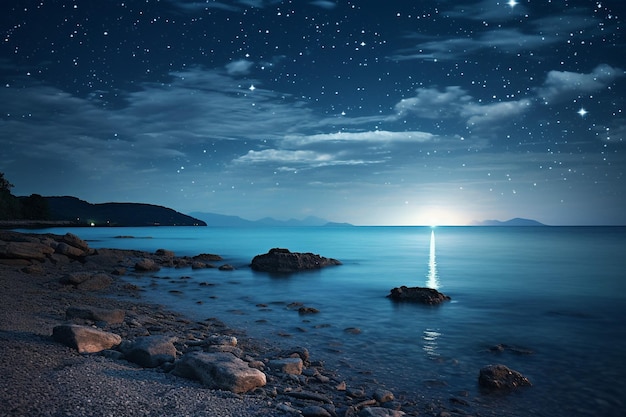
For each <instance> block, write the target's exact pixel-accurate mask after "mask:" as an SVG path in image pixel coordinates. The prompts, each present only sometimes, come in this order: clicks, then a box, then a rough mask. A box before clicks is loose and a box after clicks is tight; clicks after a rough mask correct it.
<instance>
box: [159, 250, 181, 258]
mask: <svg viewBox="0 0 626 417" xmlns="http://www.w3.org/2000/svg"><path fill="white" fill-rule="evenodd" d="M154 254H155V255H156V256H161V257H163V258H174V257H175V256H176V255H175V254H174V252H172V251H171V250H167V249H157V250H156V252H154Z"/></svg>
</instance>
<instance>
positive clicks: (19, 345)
mask: <svg viewBox="0 0 626 417" xmlns="http://www.w3.org/2000/svg"><path fill="white" fill-rule="evenodd" d="M41 239H48V240H50V241H52V242H57V243H58V242H60V241H62V240H63V237H62V236H58V235H50V234H46V235H40V234H37V235H35V234H28V233H19V232H9V231H0V245H2V244H5V245H6V244H7V243H8V242H15V241H18V242H19V241H27V242H33V241H41ZM83 243H84V242H83ZM85 245H86V243H85ZM87 252H88V254H87V255H85V256H76V257H75V258H73V257H72V256H66V255H62V254H59V253H58V251H57V252H55V253H53V254H50V255H49V256H46V257H44V259H43V260H36V259H28V258H26V257H22V258H14V259H7V257H6V256H4V259H0V289H1V290H2V308H1V315H0V318H1V320H0V345H1V347H2V349H0V351H1V352H0V372H2V373H3V375H5V378H3V380H2V382H1V383H0V401H2V403H3V404H6V405H7V410H8V414H3V412H2V411H0V415H13V416H17V415H60V414H66V413H69V414H71V415H79V416H83V415H84V416H88V415H107V414H115V415H117V416H122V417H123V416H126V415H129V416H130V415H155V416H156V415H163V414H169V415H221V416H242V417H245V416H249V415H250V416H252V415H256V416H294V415H311V416H312V415H316V414H314V412H317V413H318V414H317V415H319V416H325V415H326V414H324V413H327V414H328V415H330V416H357V415H359V416H360V415H431V416H439V415H442V416H443V415H447V416H455V415H467V414H468V413H470V411H471V410H469V409H467V408H464V409H463V410H458V409H457V408H455V407H454V406H452V407H448V406H446V405H445V404H442V403H441V402H438V401H431V400H427V399H422V398H412V399H406V398H402V399H396V398H394V397H393V393H391V392H388V391H386V390H385V389H384V387H381V386H362V385H356V386H350V383H349V382H348V384H346V380H345V379H343V378H342V377H341V375H337V374H336V373H335V372H334V371H333V370H328V369H325V367H324V362H323V358H319V357H317V356H316V352H311V353H310V355H311V357H310V358H308V355H309V353H308V351H306V349H305V348H302V347H297V346H296V347H293V349H291V350H290V353H288V354H286V353H285V352H276V351H275V350H274V349H275V348H273V347H272V346H268V345H267V344H265V345H263V344H260V343H259V341H258V340H253V339H251V338H248V337H247V336H246V334H245V330H244V331H242V330H236V329H230V328H228V327H227V326H226V325H225V324H224V323H222V322H221V321H220V320H219V318H210V319H207V320H203V321H193V320H191V319H189V318H187V317H185V316H183V315H181V314H179V313H176V312H173V311H169V310H166V309H164V308H163V307H162V306H159V305H155V304H149V303H146V302H143V301H142V298H141V294H140V293H139V291H138V290H137V289H136V288H134V286H133V285H132V284H128V283H126V282H124V280H123V279H120V278H119V277H120V275H124V274H128V275H131V274H135V273H139V274H142V273H140V272H134V271H133V265H135V264H136V262H137V261H138V260H141V259H150V260H152V261H153V262H155V263H157V264H159V265H161V266H162V267H175V266H176V265H177V264H179V263H181V262H189V261H190V260H189V258H187V257H183V258H177V257H174V256H173V254H171V256H170V254H168V253H167V251H163V252H161V253H160V254H157V253H155V254H151V253H147V252H142V251H136V250H118V249H98V250H93V249H88V250H87ZM65 258H66V259H65ZM87 271H89V272H99V273H102V272H106V274H107V275H108V276H109V277H111V279H112V280H111V283H110V285H108V286H106V287H105V288H101V289H97V290H88V289H84V288H83V289H81V288H79V287H80V286H78V287H75V286H73V285H67V284H63V283H62V281H63V277H64V276H67V274H70V273H76V272H87ZM84 306H88V307H91V308H98V309H107V310H111V309H119V310H123V311H124V312H125V319H124V320H123V322H122V323H117V324H110V323H101V322H95V321H94V320H88V319H76V318H73V319H71V320H68V318H67V311H68V308H70V307H84ZM68 322H72V323H74V324H79V325H84V326H91V327H98V328H99V329H101V330H105V331H110V332H112V333H115V334H118V335H120V336H121V337H122V339H123V340H124V341H132V340H135V339H138V338H141V337H145V336H154V335H166V336H168V337H176V338H177V342H176V343H175V345H176V358H175V361H179V360H180V357H181V356H183V355H184V354H186V353H188V352H192V351H198V350H201V349H204V350H206V349H205V347H204V346H205V345H204V342H203V340H205V339H207V338H210V337H211V336H214V335H219V336H234V337H235V338H236V339H237V341H238V344H237V349H238V350H237V351H236V352H235V353H237V354H238V355H239V356H240V357H242V358H243V359H244V360H245V361H246V362H247V363H249V364H253V363H254V366H256V367H258V368H259V369H261V370H262V371H263V372H264V373H265V375H266V377H267V384H266V385H265V386H262V387H259V388H256V389H254V390H251V391H250V392H247V393H240V394H234V393H232V392H228V391H224V390H215V389H211V388H208V387H206V386H204V385H202V384H201V383H199V382H197V381H193V380H191V379H187V378H182V377H179V376H174V375H173V374H172V372H171V368H172V366H173V364H172V363H169V362H168V363H165V364H164V365H163V366H160V367H157V368H144V367H141V366H138V365H137V364H135V363H131V362H129V361H128V360H126V359H125V358H123V356H122V355H120V354H119V349H118V350H115V349H114V350H107V352H104V353H93V354H87V355H85V354H79V353H78V352H77V350H76V349H72V348H70V347H67V346H64V345H62V344H60V343H58V342H56V341H54V340H53V338H52V333H53V329H54V327H55V326H58V325H61V324H64V323H68ZM123 343H124V342H123ZM303 351H306V356H307V358H306V361H305V365H304V368H303V369H302V371H301V372H293V373H289V372H285V371H284V369H283V370H276V369H274V368H273V367H271V366H269V365H270V363H271V362H272V361H273V360H276V359H277V358H279V357H280V356H281V355H282V356H283V357H285V356H288V357H294V356H295V355H294V353H298V352H300V354H301V356H302V352H303ZM116 352H117V353H116ZM23 393H29V395H23ZM199 399H201V400H199ZM167 410H169V411H167ZM368 413H379V414H368Z"/></svg>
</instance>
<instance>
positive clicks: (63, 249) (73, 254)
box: [54, 242, 87, 259]
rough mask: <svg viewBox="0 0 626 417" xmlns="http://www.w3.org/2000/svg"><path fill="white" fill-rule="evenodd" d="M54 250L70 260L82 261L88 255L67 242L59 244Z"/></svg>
mask: <svg viewBox="0 0 626 417" xmlns="http://www.w3.org/2000/svg"><path fill="white" fill-rule="evenodd" d="M54 250H55V252H56V253H59V254H61V255H65V256H67V257H69V258H74V259H80V258H83V257H85V256H86V255H87V253H86V252H85V251H84V250H82V249H79V248H77V247H75V246H72V245H70V244H68V243H65V242H59V243H58V244H57V245H56V247H55V248H54Z"/></svg>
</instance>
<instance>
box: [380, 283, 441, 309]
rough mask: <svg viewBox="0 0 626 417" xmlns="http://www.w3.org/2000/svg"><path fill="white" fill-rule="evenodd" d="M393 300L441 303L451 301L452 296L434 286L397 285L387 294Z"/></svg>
mask: <svg viewBox="0 0 626 417" xmlns="http://www.w3.org/2000/svg"><path fill="white" fill-rule="evenodd" d="M387 297H389V298H391V299H392V300H393V301H411V302H416V303H422V304H430V305H435V304H440V303H442V302H444V301H449V300H450V297H448V296H447V295H445V294H442V293H440V292H439V291H437V290H435V289H433V288H425V287H406V286H404V285H403V286H401V287H396V288H393V289H392V290H391V293H390V294H389V295H388V296H387Z"/></svg>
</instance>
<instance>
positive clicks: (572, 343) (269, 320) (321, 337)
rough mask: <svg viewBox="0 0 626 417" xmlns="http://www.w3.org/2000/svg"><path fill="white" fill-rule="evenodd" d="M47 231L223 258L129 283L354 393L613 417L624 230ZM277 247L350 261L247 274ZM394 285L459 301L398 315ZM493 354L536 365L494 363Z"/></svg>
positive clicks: (623, 295) (499, 410) (624, 347)
mask: <svg viewBox="0 0 626 417" xmlns="http://www.w3.org/2000/svg"><path fill="white" fill-rule="evenodd" d="M47 231H50V232H53V233H65V232H66V231H70V232H72V233H76V234H78V235H79V236H81V237H82V238H84V239H86V240H88V241H89V242H90V245H91V246H92V247H96V248H97V247H117V248H127V249H131V248H132V249H142V250H148V251H153V250H156V249H159V248H165V249H170V250H173V251H175V252H176V254H177V255H195V254H198V253H217V254H220V255H221V256H223V257H224V263H230V264H232V265H234V266H235V267H237V270H235V271H232V272H225V271H218V270H217V269H209V270H201V271H192V270H191V269H178V270H162V271H160V272H159V273H158V274H156V275H145V276H143V277H141V278H136V277H132V276H129V277H127V279H128V280H129V281H131V282H133V283H134V284H137V285H140V286H142V287H143V288H145V289H146V292H145V296H146V298H147V299H148V300H150V301H157V302H159V303H161V304H164V305H166V306H169V307H173V308H175V309H177V310H179V311H183V312H185V313H187V314H190V315H192V316H194V317H196V318H198V319H204V318H208V317H218V318H220V319H222V320H223V321H225V322H226V323H228V324H229V325H231V326H232V327H236V328H237V327H239V328H245V329H246V331H247V333H248V334H249V335H251V336H255V337H258V338H263V339H269V340H272V343H276V344H279V345H285V346H292V345H304V346H307V347H308V348H309V350H310V351H311V352H312V355H313V359H323V360H325V361H326V363H327V367H336V368H337V369H338V370H339V372H340V373H342V374H344V375H346V376H347V377H348V378H350V377H354V378H358V379H356V380H355V381H354V383H357V382H358V381H361V380H362V381H365V382H367V381H371V380H377V381H380V382H382V383H384V384H385V385H387V386H388V387H390V388H391V389H392V390H394V391H395V392H396V394H400V395H406V396H416V397H424V398H425V399H428V398H437V399H441V400H443V401H444V402H447V401H448V399H449V398H451V397H453V396H454V397H457V398H464V399H465V400H467V401H469V402H470V403H472V404H473V406H474V407H478V410H479V412H480V414H482V415H494V416H495V415H506V416H531V415H532V416H573V415H586V416H613V415H615V416H617V415H623V409H624V407H625V406H626V404H625V401H624V400H623V398H624V392H626V379H625V378H624V376H623V375H624V373H625V372H626V360H625V359H624V354H625V353H626V320H625V318H626V250H625V249H626V228H605V227H599V228H593V227H591V228H585V227H575V228H569V227H540V228H519V227H518V228H508V227H486V228H482V227H440V228H435V229H431V228H428V227H353V228H273V229H249V228H245V229H244V228H242V229H237V228H182V227H179V228H168V227H159V228H124V229H115V228H109V229H107V228H92V229H48V230H46V232H47ZM118 235H131V236H134V237H135V238H134V239H116V238H114V237H115V236H118ZM273 247H284V248H289V249H290V250H292V251H301V252H314V253H319V254H321V255H323V256H327V257H333V258H336V259H339V260H341V261H342V262H343V265H342V266H339V267H333V268H327V269H324V270H321V271H315V272H307V273H301V274H296V275H291V276H288V277H284V276H283V277H275V276H270V275H268V274H265V273H255V272H253V271H251V270H250V269H249V268H248V266H247V265H248V264H249V263H250V260H251V259H252V258H253V257H254V256H255V255H257V254H260V253H265V252H267V251H268V250H269V249H270V248H273ZM183 277H184V278H183ZM200 283H210V284H214V285H200ZM400 285H407V286H430V287H436V288H438V289H439V290H440V291H441V292H444V293H446V294H448V295H449V296H451V297H452V302H450V303H446V304H444V305H441V306H437V307H426V306H418V305H395V304H393V303H392V302H390V301H389V300H388V299H387V298H386V297H385V296H386V295H387V294H388V293H389V290H390V289H391V288H393V287H396V286H400ZM170 290H178V291H180V292H181V293H170V292H169V291H170ZM199 302H201V303H202V304H199ZM292 302H301V303H303V304H304V305H306V306H310V307H315V308H317V309H319V310H320V313H319V314H315V315H307V316H301V315H299V314H298V312H297V310H292V309H289V308H288V307H287V306H288V304H289V303H292ZM347 328H358V329H360V330H361V333H360V334H352V333H349V332H346V331H345V329H347ZM500 343H503V344H507V345H512V346H516V347H520V348H523V349H529V350H532V351H533V353H532V354H530V355H519V354H515V353H514V352H510V351H505V352H503V353H498V354H496V353H492V352H490V351H489V347H491V346H494V345H497V344H500ZM490 363H503V364H505V365H507V366H509V367H510V368H513V369H516V370H518V371H520V372H522V373H523V374H525V375H526V376H527V377H528V378H529V379H530V380H531V381H532V382H533V385H534V386H533V387H532V388H529V389H523V390H519V391H517V392H514V393H512V394H510V395H489V394H485V393H481V392H480V390H479V389H478V386H477V378H478V371H479V369H480V368H481V367H483V366H485V365H488V364H490ZM363 370H371V371H372V374H371V375H363V374H362V373H359V371H363ZM463 395H467V396H466V397H463ZM477 404H478V405H477ZM458 407H459V408H463V406H458Z"/></svg>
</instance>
